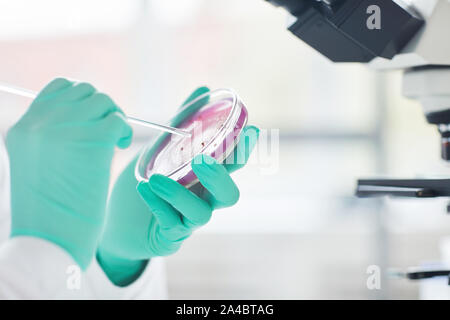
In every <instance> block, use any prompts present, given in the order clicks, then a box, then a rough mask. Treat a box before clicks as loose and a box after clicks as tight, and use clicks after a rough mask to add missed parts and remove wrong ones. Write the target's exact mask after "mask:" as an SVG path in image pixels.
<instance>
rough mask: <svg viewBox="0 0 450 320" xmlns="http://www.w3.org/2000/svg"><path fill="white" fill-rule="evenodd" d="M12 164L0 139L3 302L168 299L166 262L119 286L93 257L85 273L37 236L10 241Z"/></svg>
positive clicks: (0, 287)
mask: <svg viewBox="0 0 450 320" xmlns="http://www.w3.org/2000/svg"><path fill="white" fill-rule="evenodd" d="M9 192H10V191H9V165H8V157H7V153H6V149H5V146H4V142H3V139H2V137H1V136H0V299H165V298H167V288H166V281H165V269H164V264H163V260H162V258H154V259H151V261H150V263H149V264H148V266H147V268H146V270H145V271H144V272H143V274H142V275H141V276H140V278H139V279H137V280H136V281H135V282H134V283H132V284H131V285H129V286H127V287H123V288H121V287H117V286H115V285H114V284H112V283H111V281H109V279H108V278H107V277H106V275H105V274H104V273H103V270H102V269H101V268H100V266H99V265H98V263H97V261H96V260H95V259H94V260H93V261H92V263H91V265H90V266H89V268H88V269H87V270H86V272H84V273H81V272H80V271H79V268H78V267H77V265H76V263H75V262H74V260H73V259H72V257H71V256H70V255H69V254H68V253H67V252H66V251H64V250H63V249H62V248H60V247H59V246H57V245H55V244H53V243H51V242H49V241H46V240H43V239H39V238H34V237H26V236H23V237H14V238H12V239H8V235H9V229H10V220H11V219H10V218H11V217H10V216H11V215H10V210H9V207H10V205H9V204H10V198H9Z"/></svg>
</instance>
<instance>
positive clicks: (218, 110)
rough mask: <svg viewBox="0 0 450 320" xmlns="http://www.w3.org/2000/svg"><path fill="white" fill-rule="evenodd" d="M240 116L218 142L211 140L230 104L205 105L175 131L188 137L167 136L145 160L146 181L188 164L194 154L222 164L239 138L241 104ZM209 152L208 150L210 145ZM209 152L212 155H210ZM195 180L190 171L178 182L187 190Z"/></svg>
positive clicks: (242, 121) (242, 118) (244, 117)
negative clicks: (183, 132) (152, 176)
mask: <svg viewBox="0 0 450 320" xmlns="http://www.w3.org/2000/svg"><path fill="white" fill-rule="evenodd" d="M240 105H241V112H240V115H239V117H238V119H237V121H236V125H235V126H234V129H233V130H231V132H230V133H228V135H227V136H225V137H222V138H221V140H214V138H215V137H216V135H217V134H218V133H219V132H220V131H221V130H223V127H224V125H225V123H226V121H227V119H228V117H229V115H230V112H231V110H232V107H233V105H232V101H231V100H227V99H226V100H222V101H219V102H216V103H212V104H211V105H206V106H205V107H203V108H202V109H200V110H199V111H197V112H195V113H194V114H192V115H191V116H190V117H188V118H187V119H185V120H184V121H183V122H182V123H181V124H180V125H178V126H177V127H178V128H180V129H183V130H186V131H188V132H191V137H181V136H177V135H173V134H169V135H168V136H167V137H166V138H165V139H164V140H163V141H162V142H161V144H160V146H159V147H158V149H157V150H156V152H155V153H154V155H153V156H152V157H151V158H150V159H149V163H148V165H147V168H146V177H147V178H149V177H150V176H151V175H152V174H154V173H160V174H164V175H168V174H169V173H171V172H172V171H173V170H175V169H176V168H178V167H180V166H182V165H183V164H185V163H188V162H190V161H191V160H192V158H193V157H195V156H196V155H197V154H200V153H205V152H203V151H204V149H208V150H209V151H210V152H208V154H209V155H210V156H212V157H213V158H215V159H218V160H223V158H224V157H225V156H227V155H229V154H230V153H231V151H232V149H233V148H234V147H235V145H236V143H237V141H238V139H239V134H240V132H241V131H242V128H243V127H244V126H245V124H246V122H247V116H248V113H247V110H246V108H245V107H244V105H243V104H240ZM211 142H214V143H213V144H212V148H208V147H209V146H210V143H211ZM211 150H212V152H211ZM195 180H197V177H196V176H195V174H194V172H193V171H192V169H189V170H188V171H187V173H186V174H185V175H184V176H183V177H181V178H180V179H178V182H179V183H180V184H182V185H184V186H187V185H189V184H191V183H192V182H194V181H195Z"/></svg>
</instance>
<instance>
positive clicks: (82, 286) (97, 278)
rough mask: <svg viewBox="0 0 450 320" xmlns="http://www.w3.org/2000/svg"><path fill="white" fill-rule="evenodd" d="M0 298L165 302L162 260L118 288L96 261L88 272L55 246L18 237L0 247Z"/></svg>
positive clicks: (157, 259)
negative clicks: (132, 281)
mask: <svg viewBox="0 0 450 320" xmlns="http://www.w3.org/2000/svg"><path fill="white" fill-rule="evenodd" d="M0 298H1V299H166V298H167V292H166V285H165V270H164V263H163V259H162V258H154V259H152V260H151V261H150V263H149V264H148V266H147V267H146V269H145V270H144V272H143V273H142V275H141V276H140V277H139V279H137V280H136V281H135V282H134V283H132V284H131V285H129V286H126V287H117V286H115V285H114V284H112V283H111V281H110V280H109V279H108V278H107V277H106V275H105V274H104V272H103V270H102V269H101V267H100V266H99V265H98V263H97V262H96V261H95V260H93V262H92V264H91V265H90V266H89V268H88V269H87V271H86V272H81V270H80V268H79V267H78V266H77V265H76V263H75V262H74V261H73V259H72V258H71V256H70V255H69V254H67V253H66V252H65V251H64V250H63V249H61V248H60V247H58V246H56V245H55V244H53V243H51V242H49V241H47V240H43V239H39V238H33V237H15V238H12V239H10V240H8V241H6V242H4V243H3V244H2V245H1V246H0Z"/></svg>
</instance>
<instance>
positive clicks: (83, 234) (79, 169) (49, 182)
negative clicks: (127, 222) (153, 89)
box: [6, 78, 132, 269]
mask: <svg viewBox="0 0 450 320" xmlns="http://www.w3.org/2000/svg"><path fill="white" fill-rule="evenodd" d="M131 137H132V130H131V127H130V126H129V125H128V124H127V122H126V120H125V118H124V117H123V113H122V111H121V110H120V109H119V108H118V107H117V106H116V104H115V103H114V102H113V101H112V100H111V99H110V98H109V97H108V96H106V95H105V94H102V93H98V92H97V91H96V90H95V89H94V87H92V86H91V85H90V84H87V83H74V82H71V81H69V80H66V79H62V78H59V79H55V80H53V81H52V82H50V83H49V84H48V85H47V86H46V87H45V88H44V89H43V90H42V91H41V92H40V93H39V95H38V96H37V97H36V99H35V100H34V101H33V103H32V104H31V106H30V107H29V109H28V110H27V112H26V113H25V115H24V116H23V117H22V118H21V119H20V120H19V121H18V122H17V123H16V124H15V125H14V126H13V127H12V128H11V129H10V130H9V132H8V135H7V138H6V144H7V149H8V153H9V157H10V163H11V216H12V225H11V236H12V237H14V236H34V237H39V238H43V239H46V240H48V241H51V242H53V243H55V244H57V245H59V246H60V247H62V248H63V249H65V250H66V251H67V252H68V253H69V254H70V255H72V256H73V258H74V259H75V261H76V262H77V263H78V264H79V265H80V266H81V267H82V268H83V269H86V267H87V266H88V264H89V262H90V261H91V260H92V257H93V256H94V254H95V250H96V248H97V246H98V238H99V236H100V233H101V231H102V227H103V224H104V215H105V205H106V200H107V195H108V184H109V177H110V165H111V160H112V157H113V154H114V147H115V146H116V145H117V146H119V147H120V148H126V147H127V146H128V145H129V144H130V142H131Z"/></svg>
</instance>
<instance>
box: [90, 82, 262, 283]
mask: <svg viewBox="0 0 450 320" xmlns="http://www.w3.org/2000/svg"><path fill="white" fill-rule="evenodd" d="M207 91H208V88H205V87H202V88H199V89H197V90H196V91H195V92H194V93H193V94H192V95H191V96H190V97H189V98H188V100H187V101H186V103H187V102H189V101H190V100H192V99H194V98H196V97H198V96H199V95H201V94H203V93H205V92H207ZM189 109H192V110H188V111H187V112H188V113H189V112H192V111H194V110H195V109H196V104H194V105H193V106H192V107H191V108H189ZM185 115H186V112H183V115H182V116H181V117H184V116H185ZM179 117H180V115H179V116H178V117H177V118H179ZM177 118H175V120H174V121H173V122H172V124H176V122H177ZM249 131H252V132H253V134H249V135H248V137H246V139H243V138H242V137H241V139H240V142H239V144H238V146H237V147H236V148H235V150H234V154H232V155H231V156H232V157H235V158H237V159H241V160H243V161H242V162H241V163H240V164H224V165H221V164H218V163H217V162H216V161H215V160H214V159H213V158H211V157H209V156H206V155H199V156H197V157H198V158H196V159H194V161H193V162H192V168H193V171H194V172H195V174H196V175H197V177H198V178H199V180H200V182H201V184H196V185H195V186H193V187H191V188H190V190H188V189H186V188H185V187H183V186H182V185H180V184H179V183H177V182H176V181H173V180H171V179H169V178H167V177H165V176H162V175H158V174H155V175H153V176H152V177H151V178H150V181H149V182H148V183H145V182H141V183H139V184H138V182H137V180H136V178H135V173H134V169H135V165H136V161H137V160H136V159H134V160H133V161H132V162H130V164H129V165H128V166H127V167H126V169H125V170H124V171H123V172H122V174H121V175H120V177H119V178H118V181H117V183H116V184H115V186H114V189H113V191H112V194H111V197H110V200H109V203H108V209H107V211H108V217H107V223H106V227H105V232H104V235H103V238H102V240H101V242H100V247H99V251H98V254H97V259H98V261H99V263H100V265H101V266H102V268H103V270H104V271H105V273H106V274H107V275H108V277H109V278H110V279H111V281H112V282H114V283H115V284H116V285H120V286H124V285H127V284H129V283H131V282H133V281H134V280H135V279H136V278H137V277H138V276H139V275H140V273H141V271H142V270H143V269H144V268H145V265H146V263H147V261H148V260H149V259H150V258H152V257H157V256H167V255H170V254H172V253H174V252H176V251H177V250H178V249H179V248H180V246H181V244H182V242H183V241H184V240H185V239H187V238H188V237H189V236H190V235H191V234H192V232H193V230H194V229H195V228H198V227H200V226H202V225H204V224H206V223H207V222H208V221H209V219H210V218H211V215H212V211H213V210H214V209H217V208H223V207H229V206H232V205H233V204H235V203H236V202H237V201H238V198H239V190H238V188H237V186H236V185H235V184H234V182H233V180H232V179H231V177H230V175H229V174H230V173H231V172H233V171H235V170H237V169H239V168H240V167H242V166H244V164H245V162H247V159H248V157H249V155H250V152H251V150H252V149H253V148H254V146H255V144H256V140H257V137H258V134H259V130H258V129H257V128H255V127H246V128H245V129H244V134H245V133H248V132H249ZM156 145H157V143H156ZM136 185H137V188H136ZM136 189H137V192H136Z"/></svg>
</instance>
